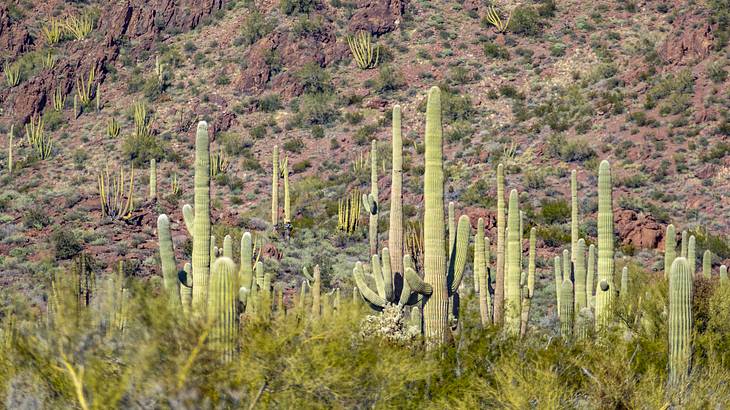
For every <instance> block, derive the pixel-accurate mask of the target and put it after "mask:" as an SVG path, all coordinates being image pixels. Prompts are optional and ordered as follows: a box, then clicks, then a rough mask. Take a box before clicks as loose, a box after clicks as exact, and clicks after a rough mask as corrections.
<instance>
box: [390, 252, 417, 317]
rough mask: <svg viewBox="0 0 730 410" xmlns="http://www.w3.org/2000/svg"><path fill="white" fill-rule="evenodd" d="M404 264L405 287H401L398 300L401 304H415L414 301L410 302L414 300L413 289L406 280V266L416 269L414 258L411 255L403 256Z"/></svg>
mask: <svg viewBox="0 0 730 410" xmlns="http://www.w3.org/2000/svg"><path fill="white" fill-rule="evenodd" d="M391 256H392V255H391ZM402 266H403V288H402V289H401V292H400V298H399V300H398V305H399V306H404V305H409V304H413V303H409V302H410V301H411V300H412V298H411V296H412V291H411V285H410V284H409V283H408V281H407V280H406V276H405V268H411V269H413V270H414V271H415V267H414V266H413V259H411V256H410V255H404V256H403V262H402Z"/></svg>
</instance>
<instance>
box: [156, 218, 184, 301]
mask: <svg viewBox="0 0 730 410" xmlns="http://www.w3.org/2000/svg"><path fill="white" fill-rule="evenodd" d="M157 236H158V238H159V242H160V261H161V264H162V279H163V285H164V288H165V293H167V298H168V299H169V301H170V305H171V306H172V307H173V308H177V307H180V303H181V302H180V280H179V279H178V272H177V266H176V265H177V264H176V263H175V249H174V248H173V246H172V235H171V234H170V219H169V218H168V217H167V215H165V214H162V215H160V216H159V217H158V218H157Z"/></svg>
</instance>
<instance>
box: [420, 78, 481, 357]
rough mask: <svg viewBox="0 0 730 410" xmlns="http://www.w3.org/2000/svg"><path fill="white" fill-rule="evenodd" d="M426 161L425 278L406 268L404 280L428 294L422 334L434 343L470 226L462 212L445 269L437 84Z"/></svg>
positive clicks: (429, 110)
mask: <svg viewBox="0 0 730 410" xmlns="http://www.w3.org/2000/svg"><path fill="white" fill-rule="evenodd" d="M425 160H426V166H425V172H424V190H423V192H424V203H425V211H424V223H423V226H424V262H423V265H424V279H423V280H421V279H420V277H418V275H413V274H409V270H408V269H406V280H407V281H408V283H409V285H410V287H411V288H412V289H413V290H415V291H416V292H418V293H421V294H424V296H427V298H426V301H425V304H424V307H423V318H424V334H425V336H426V340H427V341H428V345H429V346H436V345H440V344H441V343H443V342H444V341H445V340H446V333H447V331H448V315H449V296H450V295H452V294H453V293H454V292H456V290H457V289H458V287H459V284H460V283H461V279H462V275H463V273H464V266H465V264H466V249H467V245H468V240H469V239H468V238H469V229H470V224H469V217H467V216H465V215H463V216H462V217H461V218H459V227H458V228H457V236H456V239H455V241H454V247H453V250H452V251H451V257H450V258H449V259H450V261H449V264H448V270H447V262H446V251H445V248H446V244H445V239H444V237H445V235H446V228H445V225H444V170H443V135H442V127H441V91H440V90H439V88H438V87H432V88H431V90H430V91H429V94H428V103H427V106H426V152H425ZM410 272H412V271H410Z"/></svg>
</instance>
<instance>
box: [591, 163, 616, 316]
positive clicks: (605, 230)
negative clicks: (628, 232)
mask: <svg viewBox="0 0 730 410" xmlns="http://www.w3.org/2000/svg"><path fill="white" fill-rule="evenodd" d="M613 266H614V261H613V205H612V194H611V167H610V165H609V163H608V161H605V160H604V161H601V165H600V167H599V171H598V286H597V287H596V329H597V330H598V329H601V328H604V327H606V326H607V325H608V324H609V323H610V322H611V321H612V319H613V318H612V317H611V304H612V303H613V299H614V295H615V294H616V289H615V287H614V281H613Z"/></svg>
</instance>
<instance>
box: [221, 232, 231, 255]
mask: <svg viewBox="0 0 730 410" xmlns="http://www.w3.org/2000/svg"><path fill="white" fill-rule="evenodd" d="M223 257H225V258H229V259H231V260H233V238H231V235H226V236H225V237H224V238H223Z"/></svg>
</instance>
